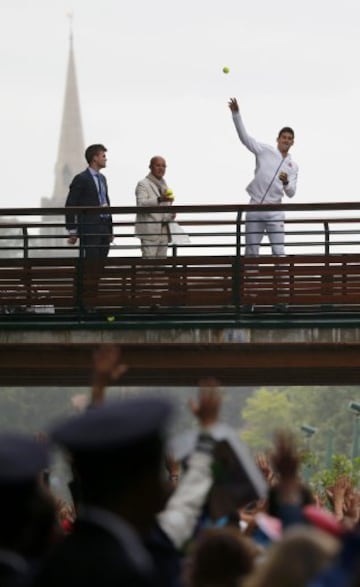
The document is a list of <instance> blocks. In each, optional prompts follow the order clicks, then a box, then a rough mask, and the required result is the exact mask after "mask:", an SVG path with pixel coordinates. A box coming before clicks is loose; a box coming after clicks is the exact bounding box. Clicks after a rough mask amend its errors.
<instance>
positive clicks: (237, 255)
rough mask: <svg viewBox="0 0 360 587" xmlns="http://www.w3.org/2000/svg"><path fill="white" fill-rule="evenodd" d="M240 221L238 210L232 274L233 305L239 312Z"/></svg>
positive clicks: (240, 269) (239, 211)
mask: <svg viewBox="0 0 360 587" xmlns="http://www.w3.org/2000/svg"><path fill="white" fill-rule="evenodd" d="M241 219H242V211H241V210H238V213H237V216H236V252H235V262H234V272H233V303H234V306H235V308H236V311H237V312H239V309H240V304H241V295H240V288H241V273H242V266H241Z"/></svg>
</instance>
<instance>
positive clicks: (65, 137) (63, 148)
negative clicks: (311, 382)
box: [42, 15, 86, 208]
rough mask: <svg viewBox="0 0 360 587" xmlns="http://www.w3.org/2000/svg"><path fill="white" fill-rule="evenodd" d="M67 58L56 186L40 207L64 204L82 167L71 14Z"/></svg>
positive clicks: (82, 150)
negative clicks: (70, 185) (71, 185)
mask: <svg viewBox="0 0 360 587" xmlns="http://www.w3.org/2000/svg"><path fill="white" fill-rule="evenodd" d="M69 20H70V35H69V58H68V67H67V76H66V87H65V97H64V105H63V112H62V120H61V128H60V140H59V145H58V154H57V160H56V164H55V185H54V191H53V195H52V197H51V198H49V199H47V198H44V199H43V202H42V206H44V207H57V208H60V207H61V206H63V205H64V203H65V199H66V196H67V193H68V190H69V184H70V182H71V179H72V178H73V177H74V175H76V173H79V171H81V170H82V169H83V168H84V167H85V166H86V161H85V159H84V150H85V147H84V137H83V129H82V122H81V111H80V101H79V94H78V87H77V78H76V68H75V59H74V47H73V30H72V15H69Z"/></svg>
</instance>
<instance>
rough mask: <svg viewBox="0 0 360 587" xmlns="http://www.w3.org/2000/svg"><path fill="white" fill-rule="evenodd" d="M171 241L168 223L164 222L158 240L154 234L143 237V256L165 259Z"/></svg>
mask: <svg viewBox="0 0 360 587" xmlns="http://www.w3.org/2000/svg"><path fill="white" fill-rule="evenodd" d="M168 243H169V229H168V225H167V223H166V224H162V225H161V230H160V233H159V234H158V235H157V237H156V240H155V239H154V236H153V235H151V237H149V238H146V236H143V237H142V238H141V252H142V256H143V257H145V258H147V259H156V258H157V259H165V257H166V256H167V248H168Z"/></svg>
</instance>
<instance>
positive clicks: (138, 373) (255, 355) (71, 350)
mask: <svg viewBox="0 0 360 587" xmlns="http://www.w3.org/2000/svg"><path fill="white" fill-rule="evenodd" d="M95 346H96V345H95V344H93V343H76V344H73V343H69V344H65V343H64V344H55V343H53V344H49V343H46V344H45V343H32V344H28V343H1V344H0V385H2V386H12V385H13V386H21V385H25V386H57V385H64V386H89V385H90V382H91V368H92V353H93V351H94V348H95ZM121 347H122V349H123V357H124V362H125V363H127V365H128V366H129V369H128V372H127V373H126V374H125V375H124V377H123V378H122V379H121V385H122V386H132V385H134V386H170V385H171V386H183V385H196V384H197V381H198V379H199V378H200V377H203V376H207V375H213V376H215V377H217V378H218V379H219V380H220V381H221V382H222V383H223V385H239V386H241V385H246V386H248V385H358V384H359V383H360V343H356V342H354V343H339V344H333V343H312V344H306V343H305V344H304V343H274V342H273V343H271V344H268V343H246V344H244V343H208V344H207V343H202V344H199V343H176V342H173V343H172V344H169V343H163V344H162V343H141V344H140V343H123V344H121Z"/></svg>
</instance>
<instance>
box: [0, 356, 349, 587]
mask: <svg viewBox="0 0 360 587" xmlns="http://www.w3.org/2000/svg"><path fill="white" fill-rule="evenodd" d="M126 369H127V367H126V365H124V364H123V361H122V357H121V350H120V349H119V347H116V346H112V345H104V346H101V347H100V348H99V349H98V350H97V351H96V353H95V355H94V379H93V385H92V389H91V391H90V393H89V401H88V405H87V406H83V405H81V410H80V409H79V411H78V413H76V414H75V415H73V416H71V417H69V418H67V419H65V420H63V421H61V422H57V423H56V424H55V425H53V426H52V427H50V428H49V430H48V431H47V434H46V436H44V434H41V435H39V436H37V437H36V438H30V437H27V436H25V435H22V434H4V433H2V434H1V435H0V587H14V586H17V587H20V586H31V587H60V586H64V587H65V586H72V585H74V586H75V585H76V586H77V587H85V585H86V587H108V586H109V587H116V586H120V585H124V586H125V585H126V586H127V587H128V586H139V587H142V586H144V587H146V586H148V587H152V586H153V587H155V586H156V587H161V586H164V587H165V586H170V587H242V586H243V587H287V586H289V587H331V586H333V585H334V586H335V585H336V586H337V587H357V586H358V585H360V556H359V555H360V531H359V509H360V506H359V504H360V495H359V491H358V489H357V488H356V487H354V484H353V483H352V482H351V480H350V479H349V478H347V477H346V475H343V476H341V477H340V478H339V479H338V480H336V482H335V483H334V486H333V487H332V488H330V489H328V492H327V496H326V498H327V499H326V504H325V503H324V498H323V496H322V497H321V498H320V496H318V495H316V494H315V493H314V491H312V490H311V488H310V487H309V486H308V485H307V484H306V483H305V482H304V480H303V479H302V476H301V454H300V451H299V449H298V446H297V444H296V441H295V439H294V437H293V436H292V434H290V433H289V432H288V431H278V432H277V433H276V435H275V437H274V442H273V448H272V451H271V452H270V453H269V454H266V455H265V454H259V455H256V457H255V458H254V459H253V458H252V457H250V456H249V452H248V451H247V448H246V447H245V446H243V445H242V444H241V443H240V441H239V443H238V442H237V441H236V440H234V434H233V432H234V431H231V430H230V431H229V429H228V428H227V427H226V426H225V427H224V425H223V424H222V423H221V403H222V394H221V392H220V389H219V385H218V382H217V381H215V380H213V379H211V378H209V379H204V380H202V381H200V382H199V393H198V397H197V398H194V399H193V400H192V401H191V402H190V406H189V409H190V410H191V413H192V415H193V418H194V430H192V431H191V433H189V434H188V435H185V436H184V437H183V439H182V441H181V442H180V443H179V444H178V445H177V443H176V442H172V443H169V442H168V439H167V431H168V425H169V422H170V420H171V418H172V415H173V411H174V407H173V405H172V404H171V403H170V402H169V401H168V400H166V399H164V397H161V398H159V397H150V396H147V395H144V396H140V397H126V398H121V399H110V398H107V397H106V391H107V388H108V387H109V386H110V385H111V384H112V383H113V382H114V381H118V379H119V377H121V375H122V374H123V373H124V372H125V371H126ZM184 439H185V440H189V439H191V442H188V446H187V448H186V449H185V450H184V449H183V444H184ZM52 445H56V446H57V447H61V449H62V450H63V451H64V457H65V458H66V459H67V462H68V466H69V467H70V470H71V472H72V475H71V479H70V482H69V487H68V489H69V495H71V501H70V500H69V501H64V500H62V499H58V498H55V496H54V495H53V494H52V492H51V483H49V479H50V478H51V469H49V452H50V447H51V446H52Z"/></svg>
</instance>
